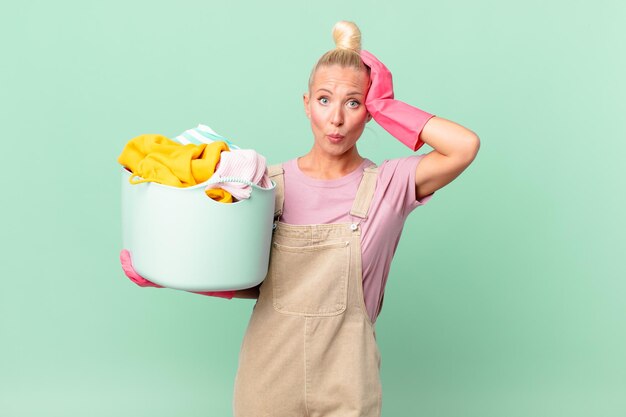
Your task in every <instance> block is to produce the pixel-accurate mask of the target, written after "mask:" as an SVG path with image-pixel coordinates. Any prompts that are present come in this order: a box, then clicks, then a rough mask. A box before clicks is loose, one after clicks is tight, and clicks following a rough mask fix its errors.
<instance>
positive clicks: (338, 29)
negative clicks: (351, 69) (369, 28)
mask: <svg viewBox="0 0 626 417" xmlns="http://www.w3.org/2000/svg"><path fill="white" fill-rule="evenodd" d="M333 38H334V39H335V45H336V48H337V49H350V50H353V51H355V52H360V51H361V31H360V30H359V28H358V26H357V25H356V24H355V23H354V22H348V21H346V20H340V21H339V22H337V23H335V26H333Z"/></svg>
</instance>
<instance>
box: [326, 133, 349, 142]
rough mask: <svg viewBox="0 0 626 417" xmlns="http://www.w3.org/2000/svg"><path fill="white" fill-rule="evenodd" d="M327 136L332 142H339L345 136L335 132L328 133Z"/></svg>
mask: <svg viewBox="0 0 626 417" xmlns="http://www.w3.org/2000/svg"><path fill="white" fill-rule="evenodd" d="M326 137H327V138H328V139H329V140H330V141H331V142H332V143H339V142H341V141H342V140H343V138H344V137H345V136H343V135H340V134H337V133H334V134H332V135H326Z"/></svg>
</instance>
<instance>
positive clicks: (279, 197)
mask: <svg viewBox="0 0 626 417" xmlns="http://www.w3.org/2000/svg"><path fill="white" fill-rule="evenodd" d="M267 173H268V176H269V177H270V180H272V181H274V182H275V183H276V197H275V198H274V218H275V219H276V218H279V217H280V215H281V214H283V203H284V202H285V177H284V173H285V171H284V170H283V164H276V165H270V166H268V167H267Z"/></svg>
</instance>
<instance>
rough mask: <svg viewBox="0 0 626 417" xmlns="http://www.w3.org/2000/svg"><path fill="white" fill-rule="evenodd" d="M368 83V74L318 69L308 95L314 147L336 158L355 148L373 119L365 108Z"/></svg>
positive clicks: (325, 68)
mask: <svg viewBox="0 0 626 417" xmlns="http://www.w3.org/2000/svg"><path fill="white" fill-rule="evenodd" d="M368 84H369V76H368V75H367V73H366V72H365V71H358V70H355V69H352V68H342V67H340V66H338V65H332V66H326V67H321V68H319V69H318V70H317V72H316V73H315V76H314V78H313V84H312V85H311V90H310V95H309V93H306V94H304V110H305V111H306V114H307V117H308V118H309V119H311V129H312V130H313V136H314V139H315V144H314V147H317V148H318V150H320V151H323V152H325V153H327V154H329V155H333V156H341V155H343V154H345V153H346V152H348V151H350V150H351V149H352V148H353V147H354V145H355V144H356V141H357V140H358V139H359V137H360V136H361V133H363V129H364V128H365V123H367V122H368V121H370V119H371V118H372V117H371V115H370V114H369V113H368V112H367V110H366V108H365V95H366V94H367V87H368Z"/></svg>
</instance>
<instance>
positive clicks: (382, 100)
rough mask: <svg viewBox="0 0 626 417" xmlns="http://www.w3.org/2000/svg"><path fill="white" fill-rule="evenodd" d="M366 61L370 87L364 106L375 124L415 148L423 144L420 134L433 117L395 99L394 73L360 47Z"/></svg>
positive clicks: (413, 149) (364, 61) (414, 149)
mask: <svg viewBox="0 0 626 417" xmlns="http://www.w3.org/2000/svg"><path fill="white" fill-rule="evenodd" d="M361 59H362V60H363V63H364V64H365V65H367V66H368V67H370V70H371V72H370V87H369V90H368V92H367V97H366V98H365V108H367V111H369V112H370V114H371V115H372V117H373V118H374V120H376V123H378V124H379V125H381V126H382V127H383V128H384V129H385V130H386V131H387V132H389V133H390V134H391V135H392V136H393V137H395V138H396V139H398V140H399V141H400V142H402V143H404V144H405V145H406V146H408V147H409V148H411V150H412V151H416V150H418V149H419V148H421V147H422V145H424V141H422V140H421V139H420V137H419V135H420V133H421V132H422V129H424V125H426V122H428V120H429V119H430V118H431V117H433V116H434V114H430V113H427V112H425V111H423V110H420V109H418V108H417V107H413V106H411V105H409V104H406V103H404V102H402V101H399V100H394V99H393V83H392V77H391V72H390V71H389V70H388V69H387V67H386V66H385V64H383V63H382V62H380V61H379V60H378V59H376V57H375V56H374V55H372V54H371V53H369V52H368V51H365V50H361Z"/></svg>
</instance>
